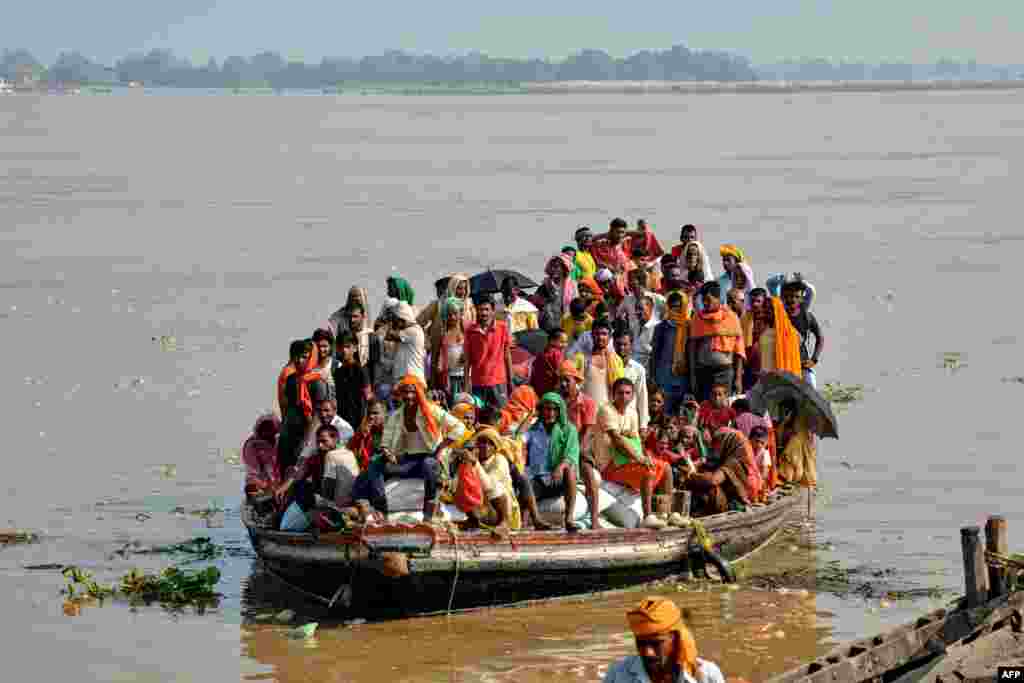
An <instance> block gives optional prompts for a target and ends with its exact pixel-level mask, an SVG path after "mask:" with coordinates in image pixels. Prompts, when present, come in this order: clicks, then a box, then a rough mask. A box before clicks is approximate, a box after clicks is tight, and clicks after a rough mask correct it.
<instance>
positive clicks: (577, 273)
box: [562, 244, 583, 282]
mask: <svg viewBox="0 0 1024 683" xmlns="http://www.w3.org/2000/svg"><path fill="white" fill-rule="evenodd" d="M569 249H572V272H571V273H569V279H571V280H572V281H573V282H577V281H578V280H579V279H580V278H581V277H583V269H582V268H580V264H579V263H577V262H576V252H578V251H579V249H577V248H576V247H575V246H573V245H571V244H567V245H565V246H564V247H562V253H563V254H565V253H567V252H568V250H569Z"/></svg>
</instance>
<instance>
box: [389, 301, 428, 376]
mask: <svg viewBox="0 0 1024 683" xmlns="http://www.w3.org/2000/svg"><path fill="white" fill-rule="evenodd" d="M394 315H395V318H394V322H392V324H391V330H390V331H389V332H388V334H387V336H386V337H385V339H387V340H388V341H392V342H397V343H398V349H397V350H396V351H395V364H394V370H393V373H394V379H395V381H396V382H397V381H398V380H400V379H402V378H403V377H405V376H406V375H413V376H414V377H417V378H419V379H420V381H422V382H423V383H424V384H426V382H427V379H426V371H425V368H424V364H425V362H426V355H427V346H426V345H427V335H426V334H425V333H424V332H423V328H422V327H420V326H419V324H417V322H416V314H415V313H413V310H412V306H410V305H409V304H407V303H405V302H404V301H400V302H399V303H398V305H397V306H395V314H394Z"/></svg>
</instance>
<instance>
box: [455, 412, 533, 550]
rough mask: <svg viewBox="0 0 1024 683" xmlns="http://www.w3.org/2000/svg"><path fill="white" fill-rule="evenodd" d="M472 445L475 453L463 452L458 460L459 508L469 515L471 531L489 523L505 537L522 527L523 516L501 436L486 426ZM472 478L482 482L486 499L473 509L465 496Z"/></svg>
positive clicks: (483, 497)
mask: <svg viewBox="0 0 1024 683" xmlns="http://www.w3.org/2000/svg"><path fill="white" fill-rule="evenodd" d="M471 445H472V446H473V450H468V451H462V452H461V454H460V455H459V456H458V457H457V463H458V467H459V470H458V472H459V474H458V477H457V479H456V486H455V502H456V505H457V506H458V507H459V509H460V510H462V511H463V512H464V513H466V516H467V517H468V518H469V524H468V526H469V527H470V528H475V527H479V526H480V525H481V524H486V525H487V526H490V527H493V528H494V532H495V534H497V535H499V536H501V537H505V536H507V535H508V531H509V529H512V530H516V529H519V528H521V527H522V516H521V514H520V511H519V503H518V501H516V496H515V493H514V490H513V487H512V478H511V476H510V475H509V462H508V459H507V457H506V456H505V455H504V454H503V453H502V448H503V443H502V438H501V435H499V434H498V432H497V431H495V430H494V429H492V428H490V427H484V428H483V429H481V430H479V431H478V432H477V433H476V435H475V436H474V437H473V441H472V443H471ZM470 473H472V474H470ZM473 477H475V479H476V480H477V481H478V482H479V484H480V489H481V491H482V493H483V496H482V498H481V500H480V502H479V504H477V505H476V506H474V507H470V506H469V505H467V504H466V502H465V501H466V498H467V496H466V495H464V493H465V487H470V486H472V485H473V484H474V482H471V481H470V479H471V478H473Z"/></svg>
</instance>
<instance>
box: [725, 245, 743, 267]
mask: <svg viewBox="0 0 1024 683" xmlns="http://www.w3.org/2000/svg"><path fill="white" fill-rule="evenodd" d="M718 254H719V255H720V256H721V257H722V258H725V257H726V256H732V257H733V258H735V259H736V260H737V261H739V262H741V263H744V262H746V261H747V257H746V256H744V254H743V250H742V249H740V248H739V247H737V246H736V245H735V244H723V245H722V246H721V247H719V249H718Z"/></svg>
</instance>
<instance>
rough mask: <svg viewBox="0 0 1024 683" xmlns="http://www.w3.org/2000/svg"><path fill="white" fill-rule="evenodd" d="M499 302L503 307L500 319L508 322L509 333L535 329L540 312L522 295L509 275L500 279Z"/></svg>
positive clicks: (517, 284)
mask: <svg viewBox="0 0 1024 683" xmlns="http://www.w3.org/2000/svg"><path fill="white" fill-rule="evenodd" d="M501 302H502V304H504V309H505V310H504V312H503V315H502V316H501V319H503V320H505V322H506V323H507V324H508V331H509V334H516V333H517V332H525V331H526V330H536V329H537V327H538V324H537V319H538V316H539V315H540V313H539V311H538V310H537V307H536V306H534V305H533V304H531V303H530V302H529V301H527V300H526V299H524V298H523V297H522V292H521V291H520V289H519V281H518V280H516V278H514V277H512V276H509V277H507V278H505V279H504V280H503V281H502V283H501Z"/></svg>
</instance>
